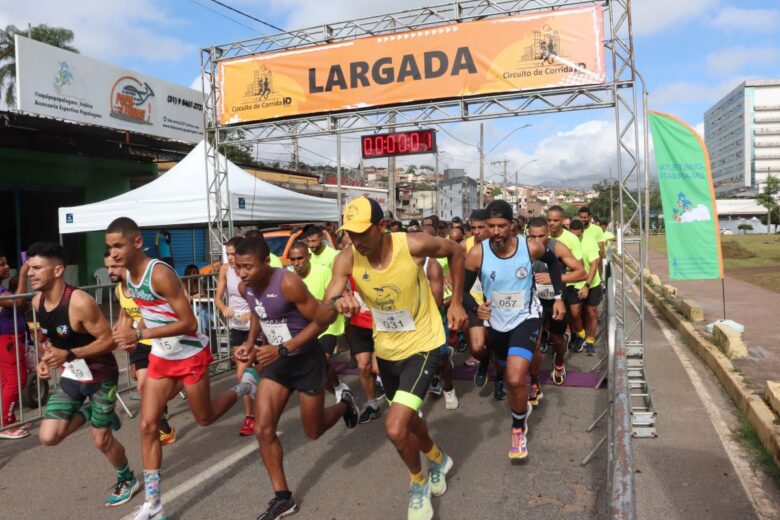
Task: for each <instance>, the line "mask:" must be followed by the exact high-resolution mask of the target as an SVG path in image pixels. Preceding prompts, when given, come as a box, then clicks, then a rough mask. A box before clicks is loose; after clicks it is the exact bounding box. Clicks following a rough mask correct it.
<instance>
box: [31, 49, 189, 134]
mask: <svg viewBox="0 0 780 520" xmlns="http://www.w3.org/2000/svg"><path fill="white" fill-rule="evenodd" d="M16 106H17V109H18V110H20V111H24V112H28V113H31V114H38V115H42V116H50V117H56V118H59V119H67V120H70V121H76V122H78V123H87V124H91V125H98V126H104V127H108V128H114V129H117V130H126V131H129V132H137V133H141V134H149V135H154V136H157V137H164V138H167V139H175V140H178V141H185V142H190V143H197V142H199V141H200V140H202V139H203V94H202V93H201V92H198V91H197V90H193V89H191V88H187V87H182V86H180V85H176V84H173V83H170V82H168V81H163V80H161V79H157V78H153V77H151V76H146V75H143V74H138V73H136V72H133V71H131V70H128V69H124V68H122V67H117V66H114V65H111V64H108V63H104V62H102V61H98V60H94V59H92V58H87V57H85V56H82V55H80V54H77V53H74V52H70V51H66V50H63V49H60V48H57V47H53V46H51V45H47V44H45V43H41V42H38V41H35V40H31V39H29V38H25V37H23V36H16Z"/></svg>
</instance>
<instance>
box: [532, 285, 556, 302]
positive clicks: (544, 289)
mask: <svg viewBox="0 0 780 520" xmlns="http://www.w3.org/2000/svg"><path fill="white" fill-rule="evenodd" d="M536 295H537V296H538V297H539V298H541V299H542V300H553V299H555V289H553V286H552V284H539V285H537V286H536Z"/></svg>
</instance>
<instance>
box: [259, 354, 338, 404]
mask: <svg viewBox="0 0 780 520" xmlns="http://www.w3.org/2000/svg"><path fill="white" fill-rule="evenodd" d="M301 348H302V349H304V350H303V351H302V352H301V353H300V354H298V355H297V356H287V357H285V358H280V359H278V360H276V361H274V362H273V363H271V364H270V365H268V366H266V367H264V368H263V372H262V376H261V377H263V378H266V379H270V380H271V381H276V382H277V383H279V384H280V385H282V386H284V387H285V388H288V389H290V390H297V391H299V392H302V393H304V394H307V395H317V394H319V393H320V392H322V389H323V387H324V386H325V370H326V367H327V362H326V361H325V353H324V352H323V351H322V347H321V346H320V344H319V343H316V342H315V343H312V344H311V345H309V346H306V347H301Z"/></svg>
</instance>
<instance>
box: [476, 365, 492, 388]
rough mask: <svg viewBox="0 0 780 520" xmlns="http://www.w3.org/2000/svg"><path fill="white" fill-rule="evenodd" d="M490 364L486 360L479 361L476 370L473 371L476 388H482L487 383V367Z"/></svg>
mask: <svg viewBox="0 0 780 520" xmlns="http://www.w3.org/2000/svg"><path fill="white" fill-rule="evenodd" d="M489 366H490V364H489V363H488V362H487V361H480V362H479V366H477V371H476V372H475V373H474V384H475V385H476V386H477V388H482V387H483V386H485V385H486V384H487V380H488V368H489Z"/></svg>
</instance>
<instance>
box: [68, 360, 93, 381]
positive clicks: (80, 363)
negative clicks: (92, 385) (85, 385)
mask: <svg viewBox="0 0 780 520" xmlns="http://www.w3.org/2000/svg"><path fill="white" fill-rule="evenodd" d="M62 377H64V378H65V379H73V380H75V381H92V372H91V371H90V370H89V367H88V366H87V362H86V360H84V359H74V360H73V361H69V362H67V363H65V364H64V365H62Z"/></svg>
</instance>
